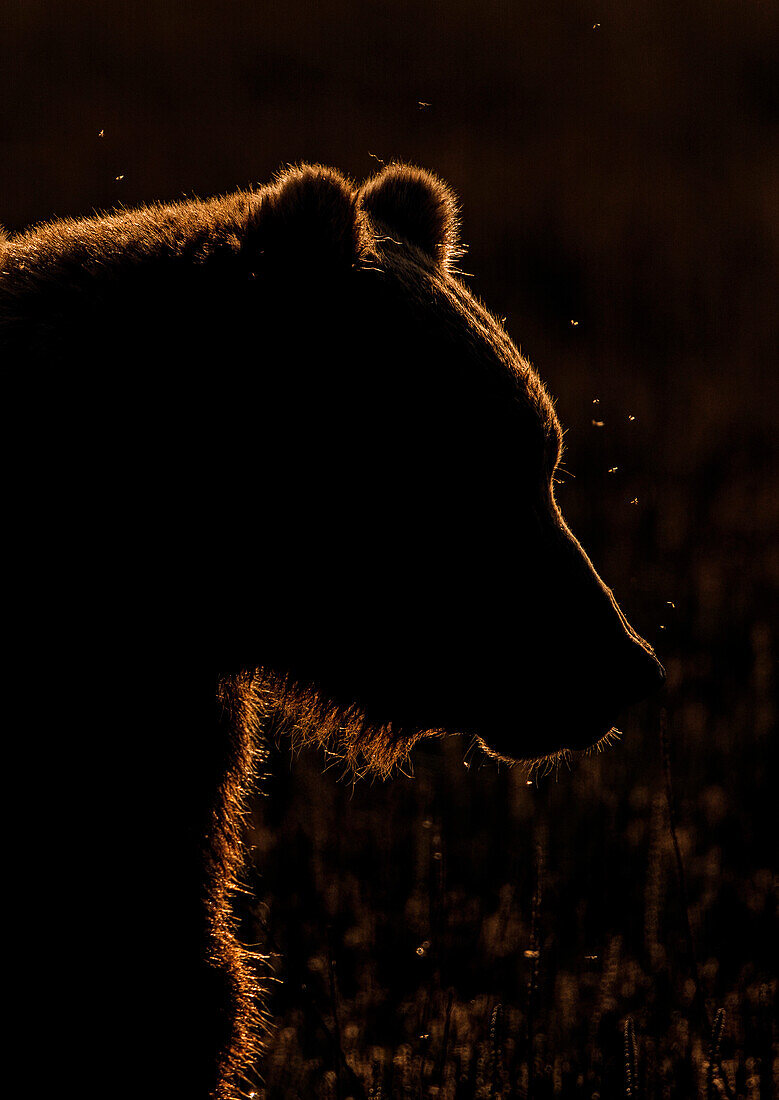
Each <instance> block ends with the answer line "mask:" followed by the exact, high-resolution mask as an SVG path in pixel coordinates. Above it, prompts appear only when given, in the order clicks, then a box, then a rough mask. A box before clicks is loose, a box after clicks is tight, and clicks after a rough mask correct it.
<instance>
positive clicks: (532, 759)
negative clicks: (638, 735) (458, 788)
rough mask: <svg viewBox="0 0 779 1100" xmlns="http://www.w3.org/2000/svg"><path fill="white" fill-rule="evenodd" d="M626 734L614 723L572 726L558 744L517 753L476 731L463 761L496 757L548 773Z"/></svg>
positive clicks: (468, 764) (539, 773)
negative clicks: (593, 727) (582, 727)
mask: <svg viewBox="0 0 779 1100" xmlns="http://www.w3.org/2000/svg"><path fill="white" fill-rule="evenodd" d="M621 738H622V731H621V730H619V729H617V727H616V726H613V725H611V724H610V723H609V724H608V725H607V726H601V727H600V729H599V730H598V731H597V732H596V731H590V732H584V731H582V730H576V732H574V730H573V729H572V730H571V731H570V732H569V733H567V734H563V735H561V736H560V737H559V738H555V742H556V743H557V747H556V748H550V749H541V750H540V751H539V750H533V749H530V750H529V751H521V753H520V754H519V755H514V754H511V753H509V752H506V751H504V750H502V749H499V748H496V747H495V746H493V745H491V744H490V743H489V741H487V740H485V738H483V737H482V736H480V735H479V734H474V735H473V736H472V738H471V741H470V744H469V746H468V748H467V750H466V752H465V756H464V758H463V762H464V764H465V766H466V767H472V766H473V765H474V764H475V763H476V761H477V760H478V759H479V757H482V758H486V760H488V761H496V762H497V763H498V764H506V765H507V766H508V767H512V768H513V767H519V768H522V769H524V770H526V771H527V773H528V776H529V778H532V776H538V777H540V776H542V775H548V774H549V772H551V771H554V770H556V769H558V768H560V767H561V766H566V767H570V766H571V765H572V764H574V763H575V762H577V761H579V760H584V759H586V758H587V757H588V756H594V755H596V754H597V753H601V752H605V751H606V750H607V749H609V748H611V747H612V746H613V745H615V744H616V743H617V742H618V741H620V740H621Z"/></svg>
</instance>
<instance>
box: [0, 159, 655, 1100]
mask: <svg viewBox="0 0 779 1100" xmlns="http://www.w3.org/2000/svg"><path fill="white" fill-rule="evenodd" d="M0 249H1V250H2V251H0V257H1V259H2V263H1V265H0V267H1V268H2V275H1V276H0V334H1V336H2V351H3V360H4V362H5V363H6V365H7V375H8V377H9V378H11V379H12V380H13V383H12V391H13V400H14V403H13V406H12V407H13V424H12V431H13V435H14V438H15V439H18V440H19V447H18V449H16V452H15V454H16V458H15V462H16V467H15V468H16V471H17V475H18V476H17V478H16V485H17V490H16V497H17V499H16V504H17V509H18V518H17V519H16V520H15V525H16V529H17V530H18V531H19V532H20V536H19V543H20V553H19V554H18V556H17V561H16V564H15V567H14V568H15V577H16V580H17V582H18V583H17V586H16V588H17V591H18V593H19V594H20V595H19V604H20V607H19V609H18V610H19V615H18V620H19V638H20V643H19V652H20V653H21V654H23V655H28V656H27V657H25V656H22V661H21V663H24V662H25V660H27V668H28V672H27V684H28V687H27V693H28V699H29V700H30V704H31V705H32V706H33V707H34V708H35V709H36V710H37V711H38V712H39V713H40V714H41V715H42V716H45V718H44V720H43V721H42V723H41V725H42V727H43V729H42V732H41V733H40V734H36V738H35V743H36V752H37V753H39V754H40V759H39V760H37V761H36V771H37V773H38V775H39V776H40V781H39V791H40V792H41V798H42V799H45V801H46V804H47V806H48V808H49V821H50V827H51V829H52V832H53V834H54V835H52V836H49V837H48V838H47V843H46V846H45V850H46V852H47V853H48V855H47V859H46V867H47V881H48V883H49V889H50V890H51V894H52V896H53V897H55V898H56V899H57V910H58V917H57V923H56V927H57V936H58V942H59V943H60V944H61V945H62V947H61V951H60V959H61V962H60V964H59V965H58V968H57V973H58V980H57V981H56V982H53V983H51V984H52V987H53V988H54V990H55V991H54V992H52V993H51V994H50V996H51V1001H50V1014H51V1015H52V1016H53V1017H56V1019H53V1020H52V1021H51V1022H50V1026H49V1027H47V1033H48V1034H50V1035H51V1036H52V1039H51V1043H50V1049H51V1050H52V1051H53V1064H54V1065H56V1067H57V1079H58V1080H63V1081H64V1080H69V1079H71V1078H73V1079H75V1080H77V1081H79V1082H80V1084H81V1086H82V1089H83V1090H86V1089H88V1088H90V1087H94V1086H95V1084H98V1085H100V1086H101V1087H103V1088H104V1089H105V1092H106V1094H108V1095H112V1094H113V1095H116V1094H117V1093H122V1094H127V1095H135V1096H140V1095H144V1096H145V1095H151V1096H181V1097H187V1098H194V1097H203V1098H205V1097H207V1096H213V1097H218V1098H220V1100H226V1098H228V1097H233V1096H235V1095H237V1093H238V1092H239V1091H240V1090H241V1089H245V1088H247V1087H248V1086H247V1085H246V1081H247V1080H248V1079H249V1078H248V1077H247V1074H250V1071H251V1067H252V1064H253V1062H254V1060H255V1058H256V1054H257V1041H258V1039H259V1037H261V1034H262V1029H263V1026H264V1023H263V1019H262V1016H261V1013H262V1005H261V1003H260V1002H258V993H259V992H261V991H260V990H258V988H257V985H258V982H257V978H256V976H255V970H254V964H253V961H252V959H251V957H250V952H249V950H248V949H246V948H243V947H241V946H240V945H239V943H238V940H237V937H236V931H235V917H234V914H233V895H234V893H235V891H236V890H237V889H238V888H239V878H240V865H241V821H242V816H243V814H244V812H245V807H246V798H247V794H248V792H249V790H250V789H251V788H252V786H253V785H254V784H255V783H256V782H257V776H258V773H259V772H261V770H262V767H263V744H264V740H263V739H264V738H265V737H267V736H272V735H277V734H278V733H279V731H283V730H284V729H286V730H287V731H288V732H290V733H291V734H292V735H293V736H295V737H298V738H308V739H313V740H316V741H318V742H319V743H321V744H322V745H323V746H324V747H325V748H326V749H327V750H328V751H329V752H331V753H336V754H338V755H339V756H341V757H342V758H343V759H344V760H345V761H346V763H347V765H348V766H349V767H350V768H351V769H352V770H353V771H354V772H355V773H357V774H360V773H361V772H363V771H367V770H370V771H373V772H377V773H381V774H388V773H389V772H390V771H391V770H392V768H393V766H394V765H395V764H397V763H398V762H399V761H401V760H402V759H403V758H404V757H405V755H406V754H407V753H408V751H409V749H410V748H411V746H412V745H413V744H414V742H415V741H416V740H417V739H418V738H419V737H421V736H427V735H439V736H440V735H442V734H443V733H444V732H447V733H459V734H467V735H469V736H470V737H472V738H473V737H475V738H477V739H478V740H479V742H480V743H481V744H482V745H483V746H484V748H485V749H486V751H488V752H490V753H493V754H494V755H496V756H499V757H502V758H510V759H512V760H513V759H527V758H537V757H541V756H545V755H548V754H552V753H555V752H558V751H560V750H576V749H581V748H584V747H585V746H589V745H591V744H593V743H594V742H597V741H598V740H599V739H600V738H603V737H604V736H607V735H608V732H609V730H610V729H611V727H612V724H613V722H614V720H615V718H616V716H617V714H618V713H619V711H620V710H621V709H622V708H623V707H625V706H627V705H629V704H631V703H633V702H635V701H637V700H639V699H641V698H643V697H644V696H646V695H647V694H648V693H649V692H650V691H652V690H653V689H654V688H655V687H657V686H658V685H659V684H660V683H661V682H662V677H663V672H662V668H661V666H660V665H659V663H658V661H657V660H656V658H655V656H654V654H653V652H652V650H651V648H650V646H649V645H648V644H647V643H646V642H645V641H643V640H642V639H641V638H640V637H639V636H638V635H637V634H636V632H635V631H634V630H633V629H632V628H631V627H630V626H629V624H628V622H627V620H626V619H625V616H624V615H623V613H622V612H621V610H620V608H619V607H618V606H617V603H616V602H615V600H614V597H613V595H612V594H611V592H610V591H609V589H608V588H606V587H605V585H604V584H603V582H602V581H601V580H600V578H599V576H598V575H597V573H596V571H595V569H594V568H593V566H592V564H591V562H590V561H589V559H588V558H587V556H586V554H585V553H584V551H583V550H582V548H581V546H580V545H579V543H578V542H577V540H576V539H575V537H574V536H573V534H572V533H571V531H570V530H569V528H568V527H567V526H566V524H565V521H564V520H563V517H562V515H561V513H560V510H559V508H558V505H557V503H556V501H555V495H554V481H555V470H556V467H557V465H558V463H559V461H560V457H561V451H562V431H561V428H560V425H559V422H558V419H557V417H556V415H555V412H554V408H553V405H552V402H551V400H550V398H549V397H548V395H547V394H546V392H545V390H544V387H543V385H542V383H541V381H540V380H539V378H538V376H537V374H536V373H535V372H534V370H533V369H532V368H531V366H530V365H529V363H528V362H527V361H526V359H524V358H523V357H522V355H521V354H520V353H519V352H518V350H517V348H516V347H515V345H514V344H513V343H512V342H511V340H510V338H509V337H508V336H507V334H506V332H505V331H504V329H503V327H502V326H501V324H500V323H499V322H498V321H497V320H496V319H495V318H494V317H493V316H492V315H491V314H490V313H489V312H488V311H487V309H485V307H484V306H483V305H482V304H481V303H480V302H479V301H478V300H477V299H476V298H475V297H474V296H473V295H472V294H471V293H469V291H468V290H467V289H466V288H465V286H464V285H463V283H462V282H461V281H460V279H459V278H458V272H457V268H456V263H457V259H458V256H459V254H460V246H459V242H458V210H457V204H456V201H455V198H454V196H453V194H452V192H451V191H450V190H449V188H448V187H447V186H446V185H445V184H444V183H442V182H441V181H440V180H439V179H438V178H437V177H435V176H434V175H432V174H431V173H429V172H425V171H421V170H419V169H416V168H412V167H409V166H406V165H401V164H393V165H390V166H388V167H386V168H385V169H383V170H382V171H381V172H380V173H379V174H378V175H377V176H375V177H374V178H373V179H370V180H369V181H368V182H367V183H365V184H364V185H363V186H362V187H361V188H357V187H356V186H354V185H353V184H352V183H351V182H350V181H349V180H347V179H346V178H344V176H342V175H341V174H339V173H338V172H336V171H334V170H331V169H328V168H323V167H320V166H302V167H297V168H293V169H290V170H288V171H285V172H284V173H283V174H281V175H280V176H279V177H278V178H277V179H276V180H275V182H273V183H272V184H270V185H268V186H265V187H261V188H259V189H256V190H248V191H240V192H237V193H234V194H230V195H227V196H224V197H221V198H215V199H210V200H205V201H201V200H199V199H193V200H187V201H183V202H180V203H177V204H173V205H156V206H149V207H145V208H142V209H135V210H128V209H123V210H119V211H116V212H114V213H111V214H108V215H105V216H96V217H92V218H87V219H84V220H80V221H54V222H52V223H50V224H48V225H43V226H41V227H38V228H34V229H32V230H30V231H28V232H27V233H25V234H22V235H19V236H16V237H11V238H8V239H5V240H4V242H3V243H2V245H0ZM33 655H34V656H33ZM42 655H43V656H42ZM28 658H29V659H28ZM30 668H33V672H32V673H30V672H29V669H30ZM269 731H270V732H269ZM55 836H56V837H59V839H58V840H57V839H55ZM76 989H77V990H79V991H81V994H83V998H82V1003H83V1002H86V1003H88V1004H89V1005H90V1009H89V1010H88V1014H87V1015H86V1016H84V1015H83V1014H81V1013H79V1014H78V1016H77V1018H74V1014H73V1013H72V1012H70V1011H69V1004H70V1002H69V1000H68V996H69V994H68V992H67V991H70V990H76ZM63 990H65V991H66V992H62V991H63ZM58 991H59V992H58Z"/></svg>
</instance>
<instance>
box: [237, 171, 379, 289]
mask: <svg viewBox="0 0 779 1100" xmlns="http://www.w3.org/2000/svg"><path fill="white" fill-rule="evenodd" d="M248 235H249V238H250V247H252V248H258V249H261V250H262V251H263V252H264V253H265V254H266V255H272V256H273V260H274V263H279V264H280V265H281V266H289V267H296V268H301V267H305V266H315V267H320V266H326V267H333V266H340V267H351V266H352V265H353V264H355V263H356V262H357V261H358V260H359V259H360V257H361V256H362V255H363V253H364V252H365V251H366V249H367V248H368V247H369V244H370V239H371V234H370V230H369V228H368V226H367V223H366V218H365V216H364V214H363V212H362V210H361V209H360V206H359V197H358V193H357V190H356V189H355V187H354V186H353V185H352V184H351V182H350V181H349V180H347V179H346V177H345V176H342V175H341V173H340V172H337V171H336V170H335V169H334V168H326V167H324V166H323V165H321V164H301V165H299V166H295V167H292V168H288V169H286V170H285V171H284V172H281V173H280V174H279V175H278V176H277V177H276V179H275V181H274V182H273V183H272V184H271V185H270V186H269V187H267V188H265V189H264V190H263V192H262V201H261V202H260V204H259V205H258V206H257V207H256V208H255V209H254V211H253V212H252V213H251V214H250V216H249V225H248Z"/></svg>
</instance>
